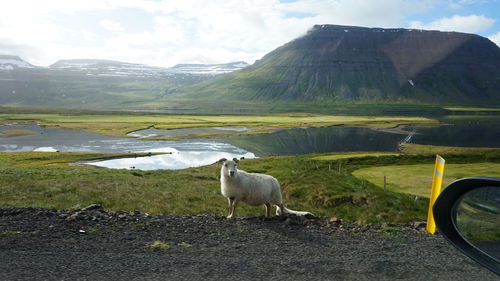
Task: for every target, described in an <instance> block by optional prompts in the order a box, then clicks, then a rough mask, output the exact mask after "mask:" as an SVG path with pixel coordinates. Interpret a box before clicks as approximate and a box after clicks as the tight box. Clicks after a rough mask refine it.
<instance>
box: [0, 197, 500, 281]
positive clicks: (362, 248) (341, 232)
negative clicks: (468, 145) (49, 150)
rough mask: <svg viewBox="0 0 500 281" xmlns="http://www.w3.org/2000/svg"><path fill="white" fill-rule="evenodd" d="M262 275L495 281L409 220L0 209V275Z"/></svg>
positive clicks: (82, 277)
mask: <svg viewBox="0 0 500 281" xmlns="http://www.w3.org/2000/svg"><path fill="white" fill-rule="evenodd" d="M263 279H266V280H426V281H427V280H454V281H457V280H481V281H487V280H499V278H498V276H496V275H494V274H493V273H491V272H489V271H488V270H487V269H485V268H482V267H481V266H480V265H478V264H476V263H475V262H474V261H472V260H470V259H469V258H467V257H465V256H464V255H462V254H461V253H460V252H458V251H457V250H455V248H453V247H452V246H451V245H449V244H448V242H446V241H445V240H444V239H443V238H442V237H441V236H439V235H435V236H431V235H428V234H426V233H425V232H423V231H422V230H418V229H415V227H414V224H408V225H369V226H364V227H359V226H357V225H353V224H348V223H345V222H341V221H338V220H337V221H332V220H331V219H328V218H319V219H316V220H308V219H306V218H301V217H296V216H282V217H272V218H264V217H246V218H237V219H226V218H223V217H220V216H215V215H196V216H194V215H193V216H172V215H154V216H149V215H147V214H141V213H139V212H131V213H129V212H114V211H105V210H103V209H102V208H101V207H100V206H98V205H94V206H89V207H87V208H84V209H82V210H77V211H75V210H73V211H64V210H49V209H41V208H8V209H0V280H233V281H234V280H263Z"/></svg>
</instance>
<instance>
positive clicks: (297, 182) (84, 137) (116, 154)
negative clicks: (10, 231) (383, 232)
mask: <svg viewBox="0 0 500 281" xmlns="http://www.w3.org/2000/svg"><path fill="white" fill-rule="evenodd" d="M253 117H254V119H252V116H198V115H197V116H194V115H186V116H181V115H159V117H157V116H149V115H146V114H144V115H130V116H127V115H118V116H116V114H110V115H92V114H89V115H58V114H43V115H40V114H24V115H22V114H9V115H7V114H3V115H1V118H3V119H2V123H3V124H4V125H3V126H2V127H1V128H0V131H2V130H24V131H31V132H34V133H31V134H23V135H16V136H9V137H0V148H1V149H2V151H4V152H2V153H0V158H1V161H0V162H1V164H0V170H1V172H2V175H3V176H2V181H1V186H0V187H1V188H0V190H1V192H2V196H1V198H2V199H1V202H0V205H1V206H4V207H23V206H40V207H48V208H58V209H60V208H70V209H71V208H78V207H81V206H86V205H88V204H92V203H101V204H102V205H103V206H104V207H105V208H107V209H111V210H113V209H114V210H140V211H143V212H147V213H171V214H206V213H211V214H218V215H224V214H225V212H226V210H225V204H224V202H223V200H222V198H221V196H220V194H219V180H218V173H219V167H218V166H217V165H215V164H213V163H214V162H215V161H217V160H218V159H219V158H221V157H226V158H229V157H245V158H247V159H246V160H245V161H242V162H241V165H240V167H241V169H243V170H247V171H249V172H259V173H266V174H271V175H273V176H275V177H277V178H278V179H279V180H280V182H281V184H282V186H283V188H284V194H285V201H286V202H288V204H289V206H290V207H292V208H295V209H306V210H309V211H311V212H313V213H315V214H318V215H324V216H336V217H342V218H343V219H346V220H350V221H354V222H357V223H360V224H364V223H370V222H384V221H393V222H408V221H418V220H423V219H424V218H425V213H426V209H427V201H426V200H419V199H418V198H417V197H415V195H418V196H419V197H420V198H421V197H422V194H421V193H420V192H421V191H420V190H421V189H425V188H426V185H427V183H426V182H425V180H424V181H422V182H420V183H418V184H417V183H416V184H415V187H414V190H412V188H406V187H405V188H398V186H394V185H391V186H390V187H389V188H388V190H386V191H384V189H383V187H382V186H381V184H380V179H379V177H381V176H380V175H381V174H380V173H385V170H383V171H381V172H380V171H379V172H378V174H377V173H376V175H377V176H376V179H375V180H374V179H373V178H370V177H369V176H365V175H361V176H360V175H358V174H357V172H356V171H358V170H360V169H361V170H362V169H366V168H373V167H387V166H389V167H390V166H393V165H396V166H397V165H406V166H405V167H408V170H410V171H415V172H416V173H417V174H418V175H417V174H415V175H412V174H410V175H405V177H414V176H415V177H417V176H420V174H425V175H427V174H432V165H433V159H434V156H435V154H436V153H441V154H443V156H444V157H445V158H446V159H447V161H448V163H453V164H463V165H464V166H460V169H461V171H459V172H457V173H455V175H457V174H458V175H460V176H468V174H467V170H468V168H467V167H468V166H467V165H479V166H481V167H484V169H483V170H482V173H483V174H482V175H485V176H487V175H493V174H492V173H489V172H490V171H492V170H491V169H493V170H494V169H496V168H495V167H497V166H496V165H489V164H488V163H498V162H500V160H499V158H500V156H499V155H500V148H498V147H499V146H500V145H499V143H498V142H497V141H496V140H498V139H500V136H499V129H498V128H497V127H498V126H496V124H498V123H497V122H498V120H499V119H498V117H495V116H493V117H481V116H479V117H478V118H469V117H464V116H461V117H459V118H458V117H447V118H442V119H440V121H441V122H439V121H437V120H435V119H431V118H421V117H373V116H367V117H360V116H323V115H304V114H297V115H293V114H292V115H288V116H284V115H269V116H253ZM476 117H477V116H476ZM120 121H121V122H120ZM34 122H36V123H34ZM424 124H425V125H424ZM450 124H452V125H450ZM341 125H342V126H341ZM220 127H228V128H229V130H221V129H220ZM83 128H86V129H83ZM148 128H149V129H148ZM152 128H154V130H153V131H154V132H155V134H156V133H157V132H158V131H159V130H165V129H171V130H170V132H168V133H174V134H173V135H171V136H170V138H169V137H168V136H165V135H163V136H158V134H156V135H155V136H149V138H148V137H141V138H138V136H137V135H136V136H135V137H134V136H132V137H131V136H130V134H131V133H132V134H139V133H138V132H137V131H139V132H140V130H144V129H148V130H150V131H151V130H152ZM199 128H204V130H205V128H210V130H209V131H204V132H201V133H200V132H199V131H197V130H199ZM243 128H244V129H243ZM474 128H478V129H477V131H472V132H473V134H466V132H471V130H473V129H474ZM226 129H227V128H226ZM176 130H177V131H176ZM436 132H437V133H439V132H446V134H437V133H436ZM127 134H129V136H128V137H127ZM464 138H465V142H467V146H470V147H469V148H465V147H462V148H460V147H456V146H450V145H453V144H459V143H460V142H455V143H453V142H451V141H457V140H459V139H462V140H464ZM476 140H477V141H476ZM485 140H487V141H488V140H489V141H490V142H489V143H485V142H484V141H485ZM446 141H448V143H447V144H446V145H447V146H446V147H444V146H433V145H429V143H428V142H430V143H431V144H432V142H435V143H436V144H438V143H440V142H446ZM412 143H423V144H426V145H416V144H412ZM472 146H490V147H492V148H490V149H487V150H485V149H482V148H474V147H472ZM495 147H497V148H495ZM7 151H9V152H7ZM41 151H59V152H53V153H48V152H41ZM367 151H368V152H367ZM147 153H163V154H159V155H151V156H147ZM140 156H147V157H140ZM253 158H255V159H253ZM141 161H142V163H141ZM75 163H92V164H93V165H101V164H102V165H101V166H108V167H113V168H118V169H98V168H96V167H93V166H88V165H83V166H82V165H75ZM211 164H212V165H211ZM112 165H115V166H112ZM411 165H421V166H422V165H423V168H420V169H412V166H411ZM189 167H193V168H189ZM489 167H491V169H489ZM384 169H386V168H384ZM427 169H428V170H429V171H427ZM493 172H494V171H493ZM450 175H451V173H450ZM471 176H472V175H471ZM474 176H477V175H476V174H475V175H474ZM410 182H411V181H410ZM391 184H396V183H395V182H393V181H391ZM262 212H263V210H261V208H255V207H245V206H242V209H241V214H242V215H259V214H262Z"/></svg>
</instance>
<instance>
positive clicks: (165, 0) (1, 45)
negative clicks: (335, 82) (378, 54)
mask: <svg viewBox="0 0 500 281" xmlns="http://www.w3.org/2000/svg"><path fill="white" fill-rule="evenodd" d="M499 16H500V0H490V1H488V0H422V1H413V0H286V1H285V0H43V1H40V0H15V1H4V3H2V9H1V11H0V54H6V55H17V56H20V57H21V58H23V59H24V60H26V61H28V62H30V63H32V64H34V65H38V66H47V65H50V64H52V63H55V62H56V61H57V60H61V59H87V58H92V59H110V60H118V61H124V62H132V63H141V64H147V65H152V66H161V67H170V66H174V65H176V64H179V63H226V62H233V61H246V62H248V63H253V62H254V61H255V60H257V59H260V58H261V57H263V56H264V55H265V54H267V53H269V52H270V51H272V50H274V49H276V48H277V47H279V46H281V45H283V44H285V43H287V42H289V41H291V40H293V39H295V38H297V37H299V36H302V35H304V34H305V33H306V32H307V30H309V29H310V28H311V27H312V26H313V25H315V24H339V25H353V26H365V27H382V28H413V29H431V30H442V31H458V32H467V33H475V34H479V35H481V36H484V37H487V38H489V39H490V40H491V41H493V42H495V43H496V44H497V45H499V46H500V18H499Z"/></svg>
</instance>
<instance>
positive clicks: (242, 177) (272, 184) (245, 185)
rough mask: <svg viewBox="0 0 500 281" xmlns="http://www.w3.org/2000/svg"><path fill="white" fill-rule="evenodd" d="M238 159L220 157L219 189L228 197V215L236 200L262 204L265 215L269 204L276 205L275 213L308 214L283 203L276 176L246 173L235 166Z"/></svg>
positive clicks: (232, 212)
mask: <svg viewBox="0 0 500 281" xmlns="http://www.w3.org/2000/svg"><path fill="white" fill-rule="evenodd" d="M238 162H239V161H238V159H236V158H235V159H233V160H227V159H225V158H224V159H221V160H219V163H222V164H223V165H222V168H221V178H220V182H221V185H220V189H221V193H222V195H224V197H226V198H228V203H229V216H228V218H232V217H234V210H235V209H236V205H237V204H238V202H245V203H246V204H248V205H252V206H256V205H264V206H265V207H266V215H267V216H270V215H271V205H276V215H282V214H287V213H291V214H295V215H299V216H306V215H310V216H312V214H311V213H309V212H300V211H294V210H290V209H288V208H286V207H285V206H284V205H283V199H282V197H281V186H280V184H279V182H278V180H277V179H276V178H274V177H273V176H270V175H264V174H255V173H247V172H245V171H243V170H238V168H237V167H236V166H237V164H238Z"/></svg>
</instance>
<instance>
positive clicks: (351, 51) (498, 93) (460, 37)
mask: <svg viewBox="0 0 500 281" xmlns="http://www.w3.org/2000/svg"><path fill="white" fill-rule="evenodd" d="M499 68H500V48H498V46H496V45H495V44H494V43H492V42H491V41H489V40H488V39H486V38H483V37H480V36H477V35H473V34H464V33H457V32H439V31H424V30H409V29H382V28H362V27H351V26H335V25H316V26H314V27H313V28H312V29H311V30H310V31H309V32H308V33H307V34H306V35H304V36H302V37H300V38H297V39H295V40H293V41H291V42H289V43H287V44H285V45H283V46H281V47H280V48H278V49H276V50H274V51H272V52H271V53H269V54H267V55H266V56H264V57H263V58H262V59H261V60H259V61H257V62H256V63H255V64H254V65H252V66H250V67H247V68H246V69H243V70H240V71H236V72H233V73H231V74H228V75H225V76H222V77H218V78H215V79H212V80H209V81H206V82H203V83H201V84H200V85H198V86H196V87H194V88H191V89H187V90H186V93H187V96H190V95H196V96H198V97H199V98H201V97H204V98H214V97H217V98H220V97H221V96H223V97H226V98H230V99H241V100H252V99H264V100H300V101H342V100H383V101H386V100H390V101H395V100H412V101H413V100H414V101H424V102H434V101H438V102H441V101H442V102H450V101H451V102H471V101H474V102H476V101H477V102H481V101H496V102H500V75H499V74H498V72H497V70H498V69H499ZM190 93H195V94H190Z"/></svg>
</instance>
